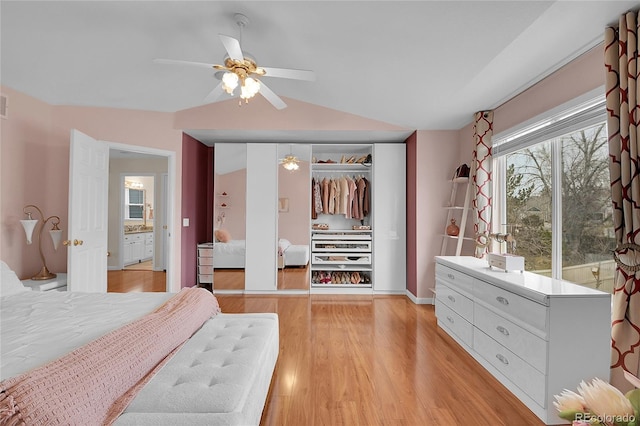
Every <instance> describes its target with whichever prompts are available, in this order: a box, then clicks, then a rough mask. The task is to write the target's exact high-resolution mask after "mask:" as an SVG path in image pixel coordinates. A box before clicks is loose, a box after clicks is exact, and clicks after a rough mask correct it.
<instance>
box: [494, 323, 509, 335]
mask: <svg viewBox="0 0 640 426" xmlns="http://www.w3.org/2000/svg"><path fill="white" fill-rule="evenodd" d="M496 330H498V331H499V332H500V333H502V334H504V335H505V336H508V335H509V330H507V329H506V328H504V327H503V326H501V325H499V326H497V327H496Z"/></svg>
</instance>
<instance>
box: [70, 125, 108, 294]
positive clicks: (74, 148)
mask: <svg viewBox="0 0 640 426" xmlns="http://www.w3.org/2000/svg"><path fill="white" fill-rule="evenodd" d="M108 190H109V145H108V144H107V143H105V142H100V141H97V140H95V139H93V138H91V137H90V136H87V135H85V134H83V133H81V132H79V131H77V130H75V129H74V130H72V131H71V149H70V157H69V234H68V240H69V246H68V253H67V274H68V275H67V285H68V289H69V290H70V291H87V292H103V293H106V291H107V219H108V211H107V207H108V200H107V195H108Z"/></svg>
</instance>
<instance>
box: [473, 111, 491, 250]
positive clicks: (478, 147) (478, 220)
mask: <svg viewBox="0 0 640 426" xmlns="http://www.w3.org/2000/svg"><path fill="white" fill-rule="evenodd" d="M492 136H493V111H480V112H477V113H476V114H475V116H474V123H473V139H474V141H475V149H474V151H473V163H474V164H473V170H474V173H473V184H474V185H473V186H474V189H475V195H474V197H473V211H474V213H475V214H474V216H473V228H474V235H475V237H476V249H475V256H476V257H478V258H483V257H485V255H486V254H487V247H488V246H489V233H490V232H491V208H492V201H491V185H492V182H491V179H492V176H491V175H492V160H491V137H492Z"/></svg>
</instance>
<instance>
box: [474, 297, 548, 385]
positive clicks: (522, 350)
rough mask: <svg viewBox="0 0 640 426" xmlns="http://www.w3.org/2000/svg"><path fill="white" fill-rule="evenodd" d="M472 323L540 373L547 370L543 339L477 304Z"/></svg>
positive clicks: (545, 345)
mask: <svg viewBox="0 0 640 426" xmlns="http://www.w3.org/2000/svg"><path fill="white" fill-rule="evenodd" d="M473 323H474V325H475V326H476V327H477V328H479V329H480V330H482V331H483V332H485V333H486V334H488V335H489V336H491V337H492V338H493V339H494V340H496V341H497V342H498V343H500V344H501V345H503V346H505V347H506V348H507V349H509V350H511V351H512V352H513V353H515V354H516V355H518V356H519V357H520V358H522V359H523V360H525V361H526V362H528V363H529V364H531V365H532V366H534V367H535V368H536V369H537V370H538V371H540V372H542V373H545V372H546V371H547V342H546V341H545V340H543V339H541V338H540V337H538V336H535V335H534V334H532V333H530V332H528V331H527V330H525V329H523V328H522V327H520V326H518V325H516V324H514V323H512V322H511V321H508V320H506V319H504V318H502V317H501V316H500V315H497V314H496V313H495V312H493V311H491V310H490V309H487V308H485V307H484V306H482V305H479V304H477V305H475V306H474V311H473Z"/></svg>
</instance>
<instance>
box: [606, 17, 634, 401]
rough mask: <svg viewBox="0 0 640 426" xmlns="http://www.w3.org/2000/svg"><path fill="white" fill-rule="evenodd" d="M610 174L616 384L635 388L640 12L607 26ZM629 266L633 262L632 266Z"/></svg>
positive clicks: (618, 386) (612, 344) (612, 352)
mask: <svg viewBox="0 0 640 426" xmlns="http://www.w3.org/2000/svg"><path fill="white" fill-rule="evenodd" d="M605 70H606V94H607V116H608V117H607V128H608V137H609V158H610V162H609V172H610V177H611V198H612V202H613V221H614V227H615V235H616V241H617V245H618V248H617V249H616V252H615V258H616V260H617V261H618V262H617V263H618V266H617V267H616V272H615V277H614V280H615V281H614V283H615V287H614V293H613V317H612V330H611V339H612V342H611V350H612V351H611V383H612V384H613V385H614V386H616V387H617V388H619V389H620V390H621V391H623V392H625V391H627V390H629V389H631V388H632V386H631V384H630V383H629V382H627V381H626V380H625V378H624V370H627V371H629V372H631V373H633V374H635V375H636V376H637V375H638V373H639V372H640V369H639V366H638V363H639V360H640V271H638V269H639V268H638V259H640V250H638V249H640V246H636V244H640V152H639V148H640V145H639V143H640V140H638V128H639V125H638V120H639V119H640V111H639V107H638V95H640V93H639V90H640V89H639V88H638V13H637V12H629V13H626V14H625V15H622V16H621V17H620V21H619V27H618V28H617V29H616V28H607V29H606V30H605ZM626 265H628V266H626Z"/></svg>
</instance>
